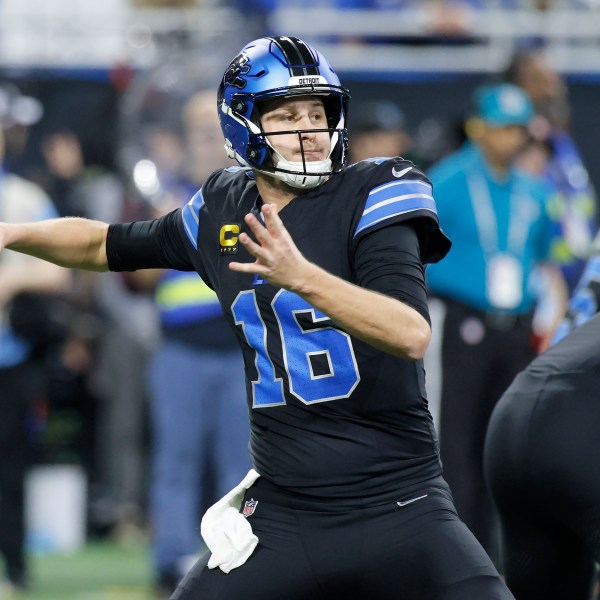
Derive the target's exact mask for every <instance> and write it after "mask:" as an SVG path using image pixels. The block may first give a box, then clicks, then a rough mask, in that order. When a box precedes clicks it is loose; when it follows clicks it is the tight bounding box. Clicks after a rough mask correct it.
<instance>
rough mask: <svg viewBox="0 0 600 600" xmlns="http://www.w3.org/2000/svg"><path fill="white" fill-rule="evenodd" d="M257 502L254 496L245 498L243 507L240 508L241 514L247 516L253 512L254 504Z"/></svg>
mask: <svg viewBox="0 0 600 600" xmlns="http://www.w3.org/2000/svg"><path fill="white" fill-rule="evenodd" d="M257 504H258V500H254V498H250V500H246V502H244V509H243V510H242V514H243V515H244V516H245V517H249V516H251V515H253V514H254V511H255V510H256V505H257Z"/></svg>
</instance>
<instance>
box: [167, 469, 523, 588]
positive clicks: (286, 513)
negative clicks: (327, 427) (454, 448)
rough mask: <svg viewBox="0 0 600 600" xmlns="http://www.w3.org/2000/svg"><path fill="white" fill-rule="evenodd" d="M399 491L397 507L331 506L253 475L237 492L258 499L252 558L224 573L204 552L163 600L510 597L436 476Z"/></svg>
mask: <svg viewBox="0 0 600 600" xmlns="http://www.w3.org/2000/svg"><path fill="white" fill-rule="evenodd" d="M409 496H410V497H406V498H405V497H398V501H401V502H403V501H404V502H406V501H407V500H408V501H410V502H408V503H406V504H404V505H403V506H398V504H397V503H396V502H395V501H391V502H386V503H384V504H380V505H374V506H362V507H360V508H354V509H348V508H344V509H341V508H339V507H338V506H336V505H339V503H338V502H337V501H336V500H332V501H331V502H327V503H321V504H320V505H318V506H317V505H315V504H314V503H303V502H301V501H298V499H296V498H294V497H293V496H288V497H287V500H286V499H285V496H284V495H283V494H281V493H277V492H276V490H274V488H273V486H271V485H270V484H268V483H267V482H266V481H264V480H263V479H259V480H258V482H257V483H256V484H255V485H254V486H253V487H251V488H250V489H249V490H248V492H247V493H246V497H245V500H249V499H250V498H252V499H254V500H255V501H258V503H257V504H256V510H255V512H254V514H252V515H251V516H250V517H249V521H250V523H251V525H252V529H253V531H254V533H255V534H256V535H257V536H258V538H259V544H258V546H257V548H256V550H255V551H254V553H253V554H252V556H250V558H249V559H248V560H247V562H246V563H245V564H244V565H242V566H241V567H238V568H237V569H234V570H232V571H231V572H230V573H228V574H224V573H223V572H221V571H220V569H218V568H217V569H213V570H209V569H208V568H207V567H206V562H207V560H208V557H206V559H205V560H204V561H202V560H201V561H199V562H198V564H196V566H195V567H194V568H193V569H192V571H190V573H189V574H188V576H187V577H186V578H185V579H184V580H183V581H182V583H181V584H180V586H179V588H178V589H177V591H176V592H175V594H174V595H173V596H172V600H208V599H211V600H213V599H214V600H217V599H219V600H233V599H236V598H244V599H246V600H282V599H284V598H285V600H339V599H343V600H359V599H360V600H391V599H396V598H398V599H402V600H426V599H427V600H436V599H440V600H442V599H443V600H465V599H472V598H473V599H474V598H477V599H478V600H483V599H492V598H493V599H498V600H499V599H505V598H506V599H508V598H512V595H511V594H510V592H509V591H508V589H507V588H506V586H505V585H504V584H503V583H502V581H501V580H500V578H499V576H498V573H497V571H496V569H495V568H494V566H493V565H492V563H491V561H490V559H489V558H488V556H487V555H486V554H485V552H484V551H483V549H482V548H481V546H480V545H479V543H478V542H477V541H476V540H475V538H474V537H473V535H472V534H471V533H470V532H469V531H468V529H467V528H466V526H465V525H464V524H463V523H462V522H461V521H460V520H459V519H458V517H457V515H456V512H455V510H454V507H453V505H452V500H451V496H450V493H449V490H448V488H447V486H446V484H445V482H444V481H443V480H442V479H441V478H439V479H436V480H435V481H433V482H431V483H430V484H429V485H423V486H422V487H420V488H419V489H414V490H411V492H410V494H409ZM422 496H424V497H422ZM417 498H418V499H417ZM411 500H414V501H411Z"/></svg>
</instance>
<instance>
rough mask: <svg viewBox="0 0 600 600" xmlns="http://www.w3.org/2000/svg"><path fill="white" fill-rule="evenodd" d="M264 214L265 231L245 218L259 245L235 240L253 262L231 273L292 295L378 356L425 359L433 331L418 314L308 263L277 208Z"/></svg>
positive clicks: (244, 236) (234, 266)
mask: <svg viewBox="0 0 600 600" xmlns="http://www.w3.org/2000/svg"><path fill="white" fill-rule="evenodd" d="M262 212H263V215H264V218H265V225H266V227H264V226H263V225H262V224H261V223H260V222H259V221H258V219H257V218H256V217H255V216H254V215H252V214H248V215H246V217H245V220H246V223H247V224H248V226H249V227H250V229H251V230H252V232H253V233H254V235H255V236H256V239H257V240H258V243H256V242H254V241H253V240H252V239H251V238H250V237H249V236H248V235H247V234H245V233H242V234H240V237H239V241H240V243H242V244H243V245H244V246H245V247H246V249H247V250H248V251H249V252H250V254H252V255H253V256H254V257H256V262H253V263H237V262H233V263H230V265H229V268H230V269H232V270H233V271H240V272H246V273H257V274H258V275H260V276H261V277H262V278H263V279H266V280H267V281H268V282H269V283H271V284H273V285H276V286H278V287H282V288H285V289H288V290H290V291H292V292H295V293H296V294H298V295H299V296H301V297H302V298H304V299H305V300H306V301H307V302H309V303H310V304H311V305H312V306H314V307H315V308H317V309H318V310H320V311H322V312H324V313H325V314H326V315H328V316H329V317H330V318H332V319H333V320H334V321H336V322H337V323H339V324H340V325H341V326H342V327H343V328H344V329H345V330H346V331H348V332H349V333H350V334H352V335H354V336H355V337H357V338H360V339H362V340H363V341H365V342H367V343H368V344H371V345H372V346H374V347H376V348H379V349H380V350H384V351H385V352H389V353H390V354H395V355H397V356H401V357H403V358H409V359H413V360H417V359H420V358H422V357H423V355H424V354H425V350H426V349H427V346H428V345H429V340H430V338H431V329H430V327H429V324H428V323H427V321H426V320H425V319H424V318H423V317H422V316H421V315H420V314H419V313H418V312H417V311H416V310H414V309H413V308H411V307H410V306H407V305H406V304H403V303H402V302H400V301H399V300H396V299H395V298H391V297H389V296H385V295H383V294H379V293H377V292H373V291H371V290H367V289H364V288H361V287H358V286H356V285H353V284H351V283H349V282H347V281H344V280H343V279H340V278H339V277H336V276H335V275H332V274H331V273H328V272H327V271H325V270H323V269H321V268H320V267H318V266H317V265H315V264H313V263H311V262H309V261H308V260H306V258H304V256H303V255H302V254H301V253H300V251H299V250H298V248H297V247H296V245H295V244H294V242H293V240H292V238H291V236H290V234H289V233H288V232H287V230H286V229H285V227H284V225H283V223H282V222H281V219H280V218H279V216H278V214H277V209H276V207H275V205H274V204H265V205H263V207H262Z"/></svg>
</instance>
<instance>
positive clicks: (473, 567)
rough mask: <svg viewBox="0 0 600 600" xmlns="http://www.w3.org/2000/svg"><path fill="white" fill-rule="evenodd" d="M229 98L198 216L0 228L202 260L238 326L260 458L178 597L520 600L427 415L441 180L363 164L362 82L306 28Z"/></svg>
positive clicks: (196, 265)
mask: <svg viewBox="0 0 600 600" xmlns="http://www.w3.org/2000/svg"><path fill="white" fill-rule="evenodd" d="M217 106H218V111H219V117H220V119H221V125H222V129H223V134H224V137H225V147H226V151H227V152H228V154H229V155H230V156H231V157H232V158H234V159H236V160H237V162H238V164H239V165H240V166H239V167H233V168H230V169H225V170H221V171H217V172H215V173H214V174H213V175H212V176H211V177H210V178H209V179H208V180H207V182H206V184H205V185H204V186H203V187H202V189H201V190H199V191H198V193H197V194H196V195H195V196H194V197H193V198H192V199H191V200H190V202H189V204H188V205H186V206H185V207H184V208H183V209H182V210H177V211H174V212H172V213H170V214H168V215H166V216H164V217H162V218H161V219H158V220H154V221H148V222H136V223H129V224H123V225H111V226H110V227H108V226H106V225H104V224H101V223H94V222H82V221H80V220H77V221H76V220H67V221H62V222H60V221H58V222H57V221H55V222H54V223H52V222H50V223H49V224H47V225H46V227H45V228H44V229H40V228H39V227H37V228H36V227H35V226H33V225H31V226H23V227H21V228H9V229H6V228H5V229H4V230H2V229H0V240H1V239H2V238H3V239H4V244H5V245H6V246H7V247H10V248H13V249H16V250H20V251H23V252H28V253H31V254H35V255H37V256H42V257H43V258H46V259H49V260H52V261H54V262H57V263H59V264H63V265H66V266H77V267H84V268H92V269H98V270H102V269H106V268H110V269H112V270H134V269H141V268H152V267H168V268H173V269H180V270H188V271H189V270H195V271H197V272H198V273H199V274H200V276H201V277H202V278H203V279H204V280H205V281H206V282H207V283H208V284H209V285H210V286H211V287H212V288H213V289H214V290H215V291H216V293H217V295H218V297H219V300H220V302H221V305H222V308H223V311H224V313H225V316H226V318H227V320H228V321H229V323H230V324H231V326H232V328H233V329H234V331H235V333H236V335H237V337H238V340H239V342H240V346H241V348H242V351H243V354H244V361H245V367H246V377H247V390H248V405H249V412H250V419H251V433H252V435H251V454H252V458H253V464H254V470H253V471H251V472H250V473H249V474H248V476H247V477H246V478H245V480H244V481H243V482H242V483H241V484H240V486H238V488H236V489H235V490H233V491H232V492H231V494H228V495H227V496H226V497H225V498H224V499H223V500H222V501H220V502H219V503H217V505H215V507H213V508H211V509H210V510H209V511H208V513H207V514H206V515H205V517H204V519H203V522H202V532H203V535H204V537H205V540H206V542H207V544H208V546H209V548H210V550H211V552H212V554H211V555H210V556H207V559H209V560H208V564H206V561H204V562H202V561H200V562H199V563H198V564H197V565H196V566H195V567H194V568H193V569H192V571H191V572H190V573H189V574H188V576H187V577H186V578H185V579H184V581H183V582H182V583H181V584H180V586H179V588H178V590H177V591H176V592H175V594H174V596H173V599H177V600H196V599H198V600H200V599H205V598H223V599H231V598H238V597H244V598H249V599H256V600H270V599H273V600H275V599H277V600H281V599H282V598H285V599H286V600H294V599H297V600H301V599H308V598H310V599H311V600H316V599H323V600H325V599H328V600H331V599H337V598H344V599H392V598H403V599H413V600H423V599H425V598H439V599H442V598H443V599H457V600H458V599H466V598H469V599H470V598H478V599H479V598H500V599H504V598H512V596H511V594H510V592H509V591H508V589H507V588H506V586H505V585H504V584H503V582H502V581H501V580H500V578H499V576H498V573H497V571H496V570H495V568H494V566H493V565H492V563H491V561H490V560H489V558H488V557H487V555H486V554H485V552H484V551H483V549H482V548H481V546H480V545H479V544H478V543H477V541H476V540H475V538H474V537H473V536H472V534H471V533H470V532H469V531H468V529H467V528H466V527H465V525H464V524H463V523H462V522H461V521H460V520H459V519H458V517H457V515H456V511H455V509H454V506H453V503H452V497H451V494H450V492H449V489H448V486H447V485H446V483H445V482H444V480H443V478H442V476H441V465H440V461H439V456H438V445H437V438H436V434H435V431H434V427H433V423H432V419H431V416H430V414H429V411H428V409H427V399H426V393H425V385H424V381H425V374H424V370H423V365H422V361H421V359H422V357H423V354H424V352H425V350H426V348H427V345H428V343H429V339H430V325H429V316H428V309H427V295H426V289H425V282H424V264H425V263H427V262H433V261H437V260H440V259H441V258H442V257H443V256H444V255H445V254H446V253H447V251H448V249H449V247H450V242H449V241H448V240H447V238H446V237H445V235H444V234H443V232H442V231H441V229H440V227H439V223H438V219H437V212H436V207H435V202H434V199H433V195H432V188H431V184H430V183H429V181H428V180H427V178H426V177H425V176H424V175H423V174H422V173H421V172H420V171H419V170H418V169H417V168H416V167H415V166H414V165H413V164H412V163H410V162H408V161H405V160H403V159H401V158H373V159H370V160H367V161H362V162H360V163H357V164H355V165H351V166H348V167H346V164H345V163H346V150H347V145H348V137H347V132H346V121H347V109H348V92H347V91H346V90H345V89H344V88H342V87H341V85H340V82H339V79H338V77H337V75H336V74H335V72H334V70H333V69H332V67H331V66H330V64H329V63H328V61H327V59H326V58H325V57H324V56H323V55H322V54H321V53H320V52H318V51H317V50H316V49H314V48H312V47H311V46H309V45H307V44H306V43H304V42H302V41H301V40H299V39H297V38H291V37H284V36H280V37H270V38H262V39H259V40H256V41H254V42H251V43H250V44H248V45H247V46H245V47H244V48H243V49H242V51H241V52H240V54H239V55H238V56H237V57H236V58H235V59H234V60H233V61H232V62H231V64H230V65H229V67H228V68H227V70H226V72H225V75H224V77H223V80H222V83H221V86H220V88H219V91H218V99H217ZM232 511H233V512H232ZM217 567H218V568H217Z"/></svg>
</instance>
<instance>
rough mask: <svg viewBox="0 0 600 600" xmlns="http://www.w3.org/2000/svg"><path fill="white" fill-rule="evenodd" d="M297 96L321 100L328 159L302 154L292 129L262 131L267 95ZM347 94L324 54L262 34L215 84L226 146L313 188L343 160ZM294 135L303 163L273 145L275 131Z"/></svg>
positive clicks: (254, 165) (256, 165) (259, 167)
mask: <svg viewBox="0 0 600 600" xmlns="http://www.w3.org/2000/svg"><path fill="white" fill-rule="evenodd" d="M298 96H319V97H322V99H323V104H324V106H325V113H326V117H327V127H326V128H323V129H313V130H311V131H314V132H323V131H327V132H329V137H330V140H331V145H330V151H329V156H328V157H327V159H326V160H320V161H307V160H305V158H304V149H303V146H302V134H303V133H306V131H302V130H290V131H281V132H277V133H269V134H268V135H266V134H265V133H264V131H263V129H262V126H261V122H260V114H261V113H260V106H261V103H262V102H264V101H265V100H272V99H274V98H290V97H294V98H296V97H298ZM349 98H350V95H349V94H348V91H347V90H345V89H344V88H343V87H341V85H340V80H339V78H338V76H337V75H336V74H335V71H334V70H333V68H332V67H331V65H330V64H329V62H328V61H327V59H326V58H325V57H324V56H323V55H322V54H321V53H320V52H319V51H318V50H315V49H314V48H312V47H311V46H309V45H308V44H306V43H305V42H303V41H302V40H299V39H298V38H294V37H285V36H279V37H265V38H260V39H258V40H255V41H253V42H250V43H249V44H248V45H246V46H245V47H244V48H243V49H242V51H241V52H240V54H239V55H238V56H237V57H236V58H234V59H233V61H232V62H231V64H230V65H229V67H228V68H227V70H226V71H225V74H224V75H223V80H222V82H221V85H220V87H219V92H218V109H219V119H220V120H221V128H222V130H223V135H224V136H225V150H226V152H227V155H228V156H229V157H230V158H234V159H236V160H237V161H238V163H240V164H241V165H243V166H247V167H250V168H251V169H254V170H256V171H260V172H261V173H266V174H268V175H270V176H271V177H275V178H277V179H279V180H281V181H283V182H285V183H287V184H288V185H290V186H292V187H297V188H311V187H315V186H317V185H320V184H321V183H323V182H324V181H325V180H327V179H328V178H329V177H330V175H331V174H332V173H337V172H339V171H341V170H342V169H343V167H344V166H345V164H346V154H347V149H348V133H347V130H346V122H347V114H348V100H349ZM290 133H292V134H296V135H298V138H299V140H300V147H301V151H302V161H301V162H291V161H288V160H286V159H284V158H283V156H281V154H279V153H278V152H277V151H276V150H275V149H274V148H273V145H272V144H271V142H270V140H269V138H270V137H271V136H273V135H282V134H290Z"/></svg>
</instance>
